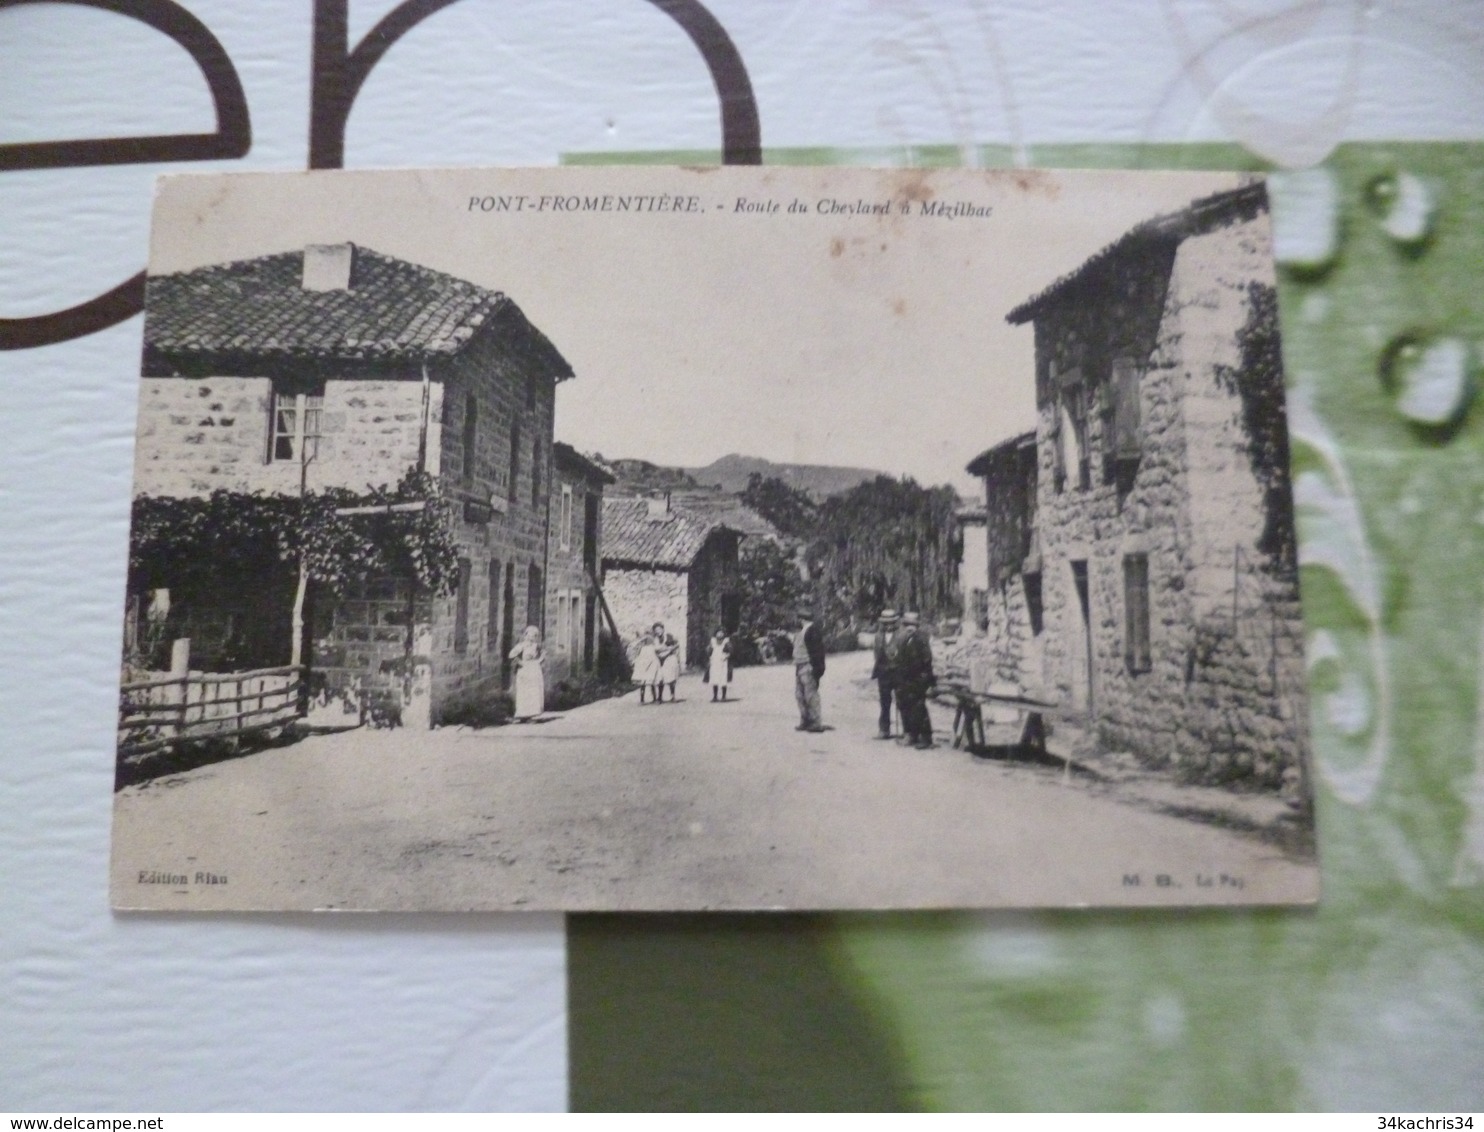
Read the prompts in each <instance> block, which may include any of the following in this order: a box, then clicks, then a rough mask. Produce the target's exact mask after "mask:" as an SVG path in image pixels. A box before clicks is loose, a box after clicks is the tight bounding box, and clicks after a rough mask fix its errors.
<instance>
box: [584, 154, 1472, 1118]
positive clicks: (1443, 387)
mask: <svg viewBox="0 0 1484 1132" xmlns="http://www.w3.org/2000/svg"><path fill="white" fill-rule="evenodd" d="M1012 156H1013V155H1012V153H1011V151H1010V150H1009V149H1008V148H1006V147H985V148H983V149H981V150H978V151H975V152H972V153H967V154H966V153H965V152H964V151H962V150H959V149H956V148H954V147H920V148H915V149H883V150H873V151H851V150H831V149H816V150H794V151H765V155H764V157H765V160H766V161H768V162H772V163H777V164H784V163H793V164H810V163H839V164H874V165H884V164H923V165H945V164H960V163H963V159H964V158H965V157H968V158H971V159H972V160H973V162H974V163H975V164H978V165H981V166H985V167H989V166H1002V165H1007V164H1010V163H1011V158H1012ZM1024 156H1025V159H1026V163H1029V164H1037V165H1044V166H1063V167H1067V166H1080V167H1094V166H1096V167H1120V168H1213V169H1214V168H1225V169H1258V168H1261V163H1260V162H1259V161H1258V159H1256V158H1254V157H1253V156H1252V155H1250V154H1248V153H1246V152H1244V151H1242V150H1240V149H1237V148H1235V147H1228V146H1213V145H1201V146H1143V147H1118V146H1058V147H1036V148H1033V149H1031V150H1029V151H1028V152H1027V153H1026V154H1025V155H1024ZM715 159H716V155H715V154H710V155H707V154H704V153H686V154H645V155H633V154H628V155H615V154H605V155H585V156H583V157H581V158H573V159H570V160H572V161H573V162H574V163H575V162H578V161H581V162H588V163H595V162H599V161H609V162H614V161H617V162H634V161H639V160H644V161H652V162H657V163H669V162H682V161H683V162H687V163H692V162H701V161H707V160H715ZM1273 204H1274V219H1275V223H1276V224H1277V225H1278V227H1279V228H1280V230H1281V231H1283V232H1284V233H1285V236H1288V235H1291V236H1292V238H1291V239H1285V240H1284V241H1283V242H1282V243H1281V244H1280V251H1284V250H1285V249H1290V250H1291V254H1289V255H1285V259H1286V260H1287V262H1285V263H1284V264H1283V265H1282V268H1281V271H1280V288H1279V302H1280V308H1281V317H1282V324H1283V334H1284V353H1285V359H1286V364H1287V371H1288V379H1289V386H1290V396H1291V408H1290V423H1291V428H1292V432H1293V435H1294V441H1295V443H1294V478H1295V485H1296V494H1297V499H1298V505H1299V507H1298V510H1299V528H1300V529H1299V534H1300V546H1301V550H1300V559H1301V562H1302V564H1303V566H1302V571H1303V583H1304V598H1305V617H1306V621H1307V647H1308V652H1309V666H1310V673H1311V681H1312V700H1313V702H1312V715H1313V724H1314V738H1315V755H1316V774H1315V780H1316V792H1317V797H1318V808H1319V846H1320V860H1321V865H1322V868H1323V875H1324V886H1325V887H1324V902H1323V904H1322V906H1321V907H1320V909H1319V910H1318V911H1317V912H1298V911H1295V912H1283V911H1260V912H1248V911H1235V912H1229V913H1218V912H1201V913H1194V914H1192V913H1178V912H1144V913H1131V914H1129V913H1125V914H1115V913H1106V912H1103V913H1083V914H1068V913H1007V914H992V915H968V914H964V915H943V916H933V917H923V916H908V915H900V916H890V915H884V916H872V917H813V918H783V919H773V918H768V917H754V918H746V917H713V916H688V917H662V918H647V917H625V916H606V917H582V916H574V917H572V918H571V919H570V920H569V936H568V947H569V980H570V983H569V1001H570V1009H571V1035H572V1037H571V1042H572V1057H571V1078H572V1103H573V1107H574V1108H600V1109H602V1108H653V1107H664V1108H694V1109H710V1108H778V1107H798V1108H838V1107H861V1108H869V1107H926V1108H944V1109H959V1108H988V1109H1020V1108H1031V1109H1077V1108H1086V1109H1163V1108H1176V1109H1209V1108H1217V1109H1293V1108H1300V1109H1302V1108H1341V1109H1361V1110H1365V1109H1371V1110H1389V1111H1402V1110H1417V1111H1431V1112H1445V1111H1450V1110H1451V1111H1458V1110H1469V1109H1474V1110H1477V1109H1480V1108H1484V731H1481V724H1480V671H1481V665H1480V649H1481V632H1484V618H1481V612H1484V601H1481V597H1484V594H1481V589H1484V571H1481V569H1480V566H1479V564H1480V562H1481V561H1484V557H1481V551H1484V458H1481V437H1484V408H1481V407H1480V406H1479V405H1478V404H1477V403H1476V399H1475V397H1474V390H1475V386H1476V383H1477V381H1478V379H1479V377H1480V371H1479V358H1480V355H1481V351H1484V299H1481V281H1480V275H1481V271H1480V268H1481V265H1484V145H1464V144H1405V145H1403V144H1398V145H1374V144H1367V145H1360V144H1356V145H1348V146H1345V147H1342V148H1341V149H1340V150H1339V151H1337V152H1336V153H1335V154H1334V155H1333V156H1332V157H1331V158H1330V160H1329V161H1328V162H1326V164H1325V165H1324V166H1323V167H1322V168H1321V169H1319V170H1315V171H1306V172H1304V173H1302V174H1282V175H1280V176H1278V177H1276V178H1275V179H1274V181H1273Z"/></svg>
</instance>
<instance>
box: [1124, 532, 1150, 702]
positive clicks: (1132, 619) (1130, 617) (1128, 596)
mask: <svg viewBox="0 0 1484 1132" xmlns="http://www.w3.org/2000/svg"><path fill="white" fill-rule="evenodd" d="M1123 659H1124V663H1125V664H1127V665H1128V670H1129V672H1131V673H1135V674H1137V673H1140V672H1148V671H1149V669H1150V668H1151V667H1153V665H1152V662H1151V658H1150V655H1149V556H1148V555H1147V554H1127V555H1124V559H1123Z"/></svg>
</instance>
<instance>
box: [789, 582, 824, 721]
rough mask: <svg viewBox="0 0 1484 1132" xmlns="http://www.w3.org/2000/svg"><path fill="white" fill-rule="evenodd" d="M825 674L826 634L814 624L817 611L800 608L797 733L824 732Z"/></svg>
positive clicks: (796, 643) (796, 650) (796, 648)
mask: <svg viewBox="0 0 1484 1132" xmlns="http://www.w3.org/2000/svg"><path fill="white" fill-rule="evenodd" d="M823 675H824V634H823V633H821V632H820V631H819V626H818V625H816V624H815V623H814V611H813V610H811V609H809V608H808V607H807V606H801V607H800V608H799V616H798V628H797V630H795V632H794V698H795V699H797V700H798V702H799V725H798V726H797V727H795V728H794V730H795V731H823V730H824V720H823V719H822V718H821V716H820V710H819V678H820V677H821V676H823Z"/></svg>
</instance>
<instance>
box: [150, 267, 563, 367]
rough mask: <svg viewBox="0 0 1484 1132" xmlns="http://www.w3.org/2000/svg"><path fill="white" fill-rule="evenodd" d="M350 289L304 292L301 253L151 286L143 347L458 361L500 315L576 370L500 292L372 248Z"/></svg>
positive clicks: (540, 350) (188, 352)
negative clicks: (482, 329)
mask: <svg viewBox="0 0 1484 1132" xmlns="http://www.w3.org/2000/svg"><path fill="white" fill-rule="evenodd" d="M352 256H353V260H352V267H351V277H350V286H349V287H348V288H346V289H343V290H325V291H321V290H307V289H305V288H304V286H303V285H302V276H303V270H304V252H303V251H302V250H300V251H290V252H280V253H277V254H274V255H265V256H260V257H258V258H257V259H248V260H239V261H237V262H235V263H224V264H216V265H213V266H210V267H202V268H197V269H196V270H194V271H182V272H177V273H174V274H169V275H156V276H153V277H151V278H150V279H149V281H148V290H147V294H146V299H145V316H144V343H145V352H146V362H147V363H148V361H149V359H150V358H151V357H153V358H155V359H159V360H161V361H163V362H164V363H166V364H168V363H169V362H171V361H180V360H186V361H189V362H204V361H207V360H210V359H213V358H234V359H248V358H255V359H264V360H285V361H288V360H294V359H327V360H328V359H352V360H365V361H410V362H417V361H422V360H431V359H433V358H437V357H451V356H453V355H455V354H457V353H458V352H459V351H460V350H461V349H463V347H464V345H465V344H466V343H467V342H468V341H469V340H470V338H472V337H473V336H474V334H475V333H476V332H477V331H478V330H479V329H480V327H482V326H484V325H485V324H486V323H487V322H488V321H490V320H491V319H493V318H499V319H500V320H501V321H507V320H509V321H513V322H514V323H515V324H516V325H517V329H522V328H523V332H522V333H520V335H519V339H518V340H519V342H520V344H521V347H522V348H523V350H525V351H526V352H529V353H532V354H533V355H535V356H534V357H533V358H532V360H534V361H538V362H540V363H542V364H543V366H544V368H547V369H548V370H549V371H550V372H551V374H552V376H554V377H556V378H557V379H558V380H560V379H561V378H564V377H570V376H571V375H572V370H571V367H570V366H569V365H568V364H567V362H566V360H565V359H564V358H563V357H562V356H561V354H560V353H558V352H557V350H556V348H555V347H554V346H552V344H551V343H550V342H549V341H547V339H546V337H545V336H544V335H543V334H542V333H541V332H540V331H539V330H537V329H536V328H535V327H533V326H531V325H530V324H529V323H528V322H526V320H525V316H524V315H522V314H521V313H520V310H519V308H518V307H516V305H515V304H514V303H513V302H512V301H511V300H510V299H509V298H507V297H506V296H505V295H504V294H503V293H501V292H499V291H491V290H489V289H488V288H485V287H480V286H478V285H477V284H474V283H470V282H468V281H467V280H463V279H459V278H457V277H455V276H453V275H447V274H445V273H444V272H441V271H434V270H433V269H431V268H428V267H422V266H420V265H418V264H415V263H408V262H407V261H405V260H400V259H394V258H392V257H391V256H386V255H382V254H380V253H379V252H374V251H371V250H370V249H369V248H361V247H357V248H354V249H353V251H352Z"/></svg>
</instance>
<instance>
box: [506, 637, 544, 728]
mask: <svg viewBox="0 0 1484 1132" xmlns="http://www.w3.org/2000/svg"><path fill="white" fill-rule="evenodd" d="M510 659H511V660H513V661H515V664H516V670H515V719H516V722H518V723H527V722H529V721H530V720H532V719H535V718H536V717H537V716H538V715H540V714H541V713H542V712H543V711H545V710H546V674H545V673H544V672H542V670H541V669H542V665H543V664H544V663H545V662H546V653H545V650H543V649H542V647H541V630H540V629H538V628H536V626H534V625H527V626H526V631H525V632H524V633H522V634H521V638H520V644H518V645H516V646H515V648H513V649H511V650H510Z"/></svg>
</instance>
